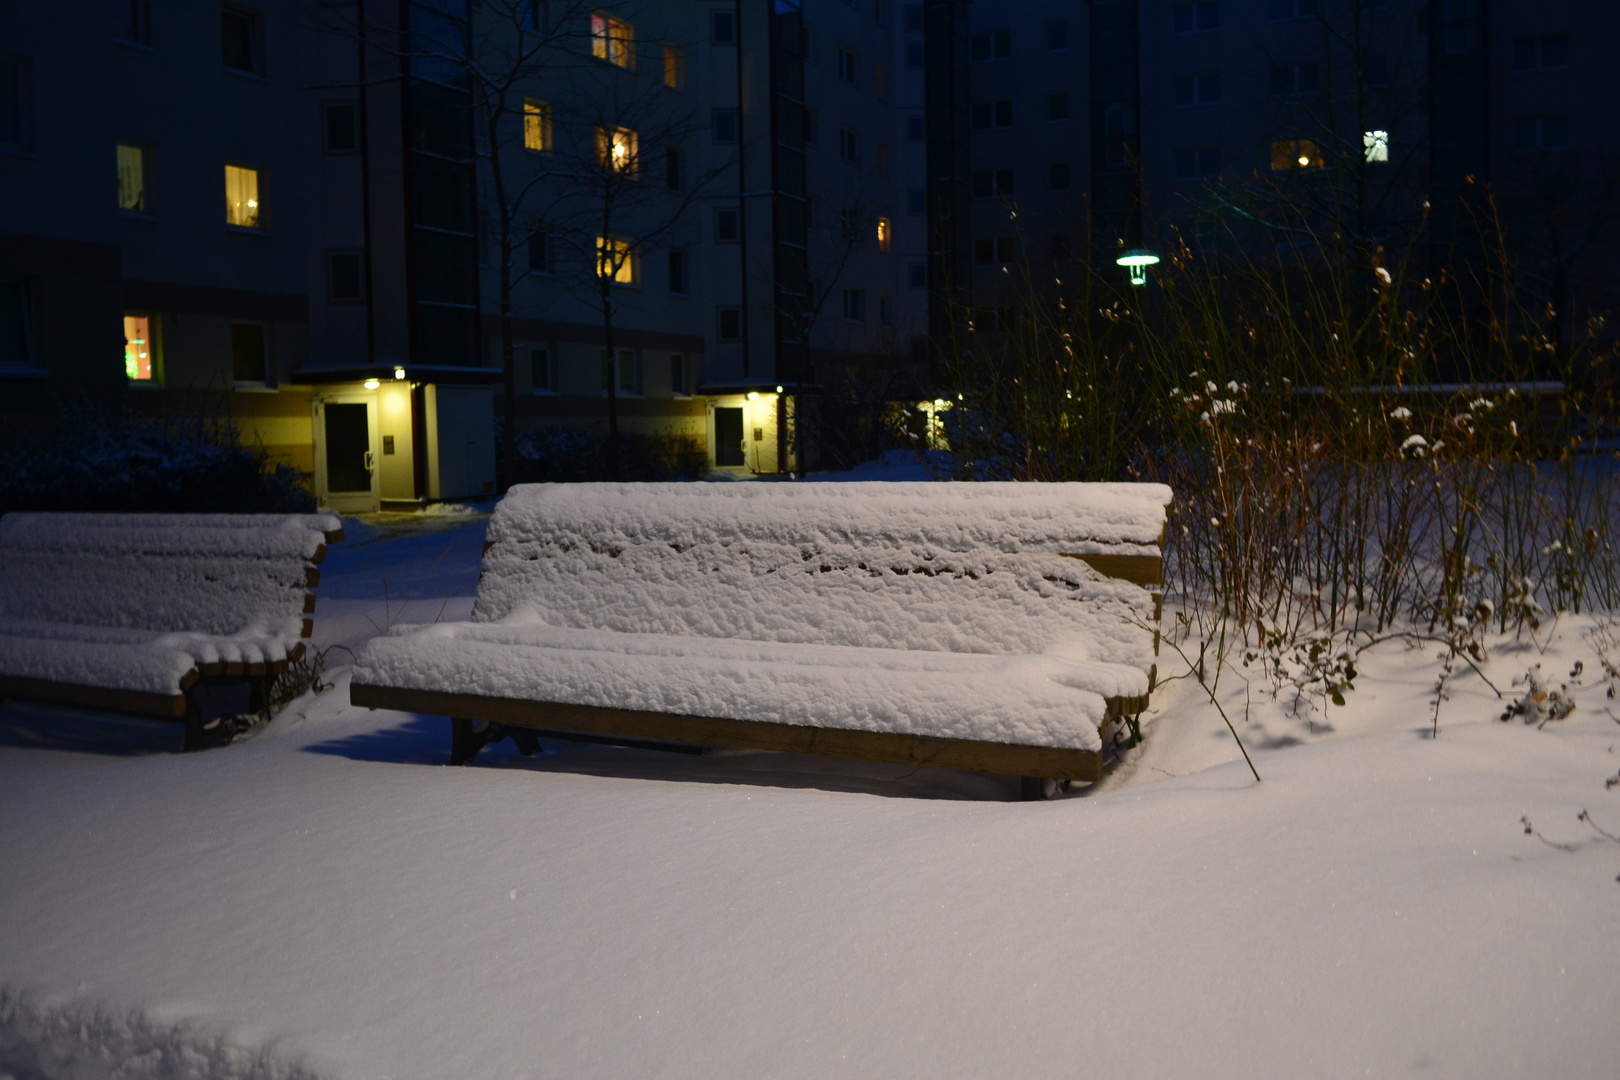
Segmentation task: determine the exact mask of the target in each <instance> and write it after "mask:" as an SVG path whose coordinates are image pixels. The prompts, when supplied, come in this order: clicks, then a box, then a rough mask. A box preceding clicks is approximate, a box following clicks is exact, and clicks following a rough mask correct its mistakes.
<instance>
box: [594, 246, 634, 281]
mask: <svg viewBox="0 0 1620 1080" xmlns="http://www.w3.org/2000/svg"><path fill="white" fill-rule="evenodd" d="M620 252H623V253H624V255H625V258H624V259H623V261H620V260H619V258H618V255H619V253H620ZM610 253H611V255H612V258H611V260H609V254H610ZM609 261H612V262H616V263H618V266H617V267H616V268H615V269H614V271H613V278H612V281H613V284H614V285H617V286H620V287H623V288H626V289H639V288H641V247H640V245H638V244H636V242H635V241H634V240H632V239H631V238H629V237H628V236H598V237H597V238H596V280H598V281H600V280H601V279H602V277H603V276H604V275H603V273H602V270H603V268H604V267H605V266H606V265H608V262H609ZM621 275H628V278H626V277H622V276H621Z"/></svg>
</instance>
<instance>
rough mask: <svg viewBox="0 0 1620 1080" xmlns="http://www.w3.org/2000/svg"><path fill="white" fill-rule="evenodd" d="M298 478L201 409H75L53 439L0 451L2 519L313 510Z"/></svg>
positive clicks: (219, 417)
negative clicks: (168, 412) (67, 513)
mask: <svg viewBox="0 0 1620 1080" xmlns="http://www.w3.org/2000/svg"><path fill="white" fill-rule="evenodd" d="M303 481H304V478H303V477H302V476H301V475H300V474H299V473H298V472H297V470H295V469H293V468H292V467H290V466H288V465H282V464H275V463H272V462H269V461H268V460H266V458H265V455H264V452H263V451H262V450H261V449H258V448H255V447H248V446H244V445H242V443H241V441H240V440H239V438H238V436H237V432H236V429H235V427H234V426H233V425H231V424H230V422H229V419H228V418H227V417H225V416H222V415H219V414H216V413H212V412H207V411H197V412H192V413H187V414H183V415H179V416H168V417H162V418H156V419H154V418H151V417H147V416H142V415H139V414H137V413H135V412H133V411H131V410H124V409H117V408H112V407H109V406H105V405H98V404H92V403H85V402H75V403H73V404H70V405H68V406H66V407H65V408H64V409H63V410H62V414H61V416H60V417H59V418H58V419H57V421H56V422H55V424H53V425H52V435H51V437H50V438H48V439H45V440H43V441H39V442H21V441H15V442H11V443H9V444H7V445H3V446H0V513H4V512H7V511H11V510H72V511H102V512H127V513H137V512H146V513H299V512H306V511H310V510H313V509H314V508H315V501H314V499H313V498H312V497H311V495H310V493H309V491H308V490H307V489H306V488H305V487H304V486H303Z"/></svg>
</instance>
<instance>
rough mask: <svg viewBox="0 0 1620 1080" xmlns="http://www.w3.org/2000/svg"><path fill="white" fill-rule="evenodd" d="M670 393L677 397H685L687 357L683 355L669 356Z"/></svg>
mask: <svg viewBox="0 0 1620 1080" xmlns="http://www.w3.org/2000/svg"><path fill="white" fill-rule="evenodd" d="M669 391H670V393H672V394H674V395H675V396H676V397H685V396H686V394H687V390H686V356H685V355H684V354H682V353H670V354H669Z"/></svg>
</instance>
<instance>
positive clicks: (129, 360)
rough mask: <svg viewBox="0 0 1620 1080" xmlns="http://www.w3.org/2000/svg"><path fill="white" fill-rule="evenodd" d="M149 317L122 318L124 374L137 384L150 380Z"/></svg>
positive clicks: (150, 342)
mask: <svg viewBox="0 0 1620 1080" xmlns="http://www.w3.org/2000/svg"><path fill="white" fill-rule="evenodd" d="M154 321H156V320H155V319H154V318H153V317H152V316H151V315H125V316H124V374H125V375H127V376H129V377H130V378H131V379H134V380H136V381H137V382H150V381H151V379H152V375H153V373H152V323H153V322H154Z"/></svg>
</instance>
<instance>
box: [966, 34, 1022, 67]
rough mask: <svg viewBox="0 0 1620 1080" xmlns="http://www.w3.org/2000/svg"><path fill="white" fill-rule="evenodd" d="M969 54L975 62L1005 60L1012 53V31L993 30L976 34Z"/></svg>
mask: <svg viewBox="0 0 1620 1080" xmlns="http://www.w3.org/2000/svg"><path fill="white" fill-rule="evenodd" d="M969 55H970V57H971V58H972V61H973V62H974V63H975V64H978V63H983V62H984V61H986V60H1005V59H1006V58H1007V57H1009V56H1011V55H1012V31H1011V30H992V31H990V32H989V33H987V34H974V35H973V37H972V39H971V41H970V43H969Z"/></svg>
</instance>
